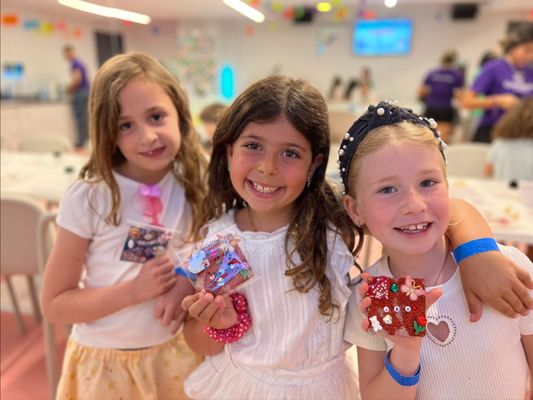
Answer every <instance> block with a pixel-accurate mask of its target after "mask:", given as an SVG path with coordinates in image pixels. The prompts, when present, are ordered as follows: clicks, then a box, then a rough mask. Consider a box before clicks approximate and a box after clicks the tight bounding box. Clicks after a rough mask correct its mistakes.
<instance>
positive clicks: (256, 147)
mask: <svg viewBox="0 0 533 400" xmlns="http://www.w3.org/2000/svg"><path fill="white" fill-rule="evenodd" d="M244 147H246V148H247V149H250V150H259V149H260V146H259V144H258V143H247V144H245V145H244Z"/></svg>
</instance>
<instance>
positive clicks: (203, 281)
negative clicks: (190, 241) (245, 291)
mask: <svg viewBox="0 0 533 400" xmlns="http://www.w3.org/2000/svg"><path fill="white" fill-rule="evenodd" d="M238 243H239V239H238V238H237V237H236V236H235V235H233V234H231V233H230V234H225V235H217V237H216V239H215V240H213V241H211V242H209V243H207V244H205V245H203V246H202V247H200V248H198V249H197V250H195V251H194V252H193V253H192V255H191V256H190V258H189V260H188V261H187V263H186V265H185V266H186V268H187V271H188V276H189V278H190V279H191V281H192V283H193V285H194V287H195V288H196V289H198V290H204V291H206V292H210V293H213V294H215V295H217V294H224V293H229V292H231V291H233V290H234V289H235V288H237V287H238V286H241V285H242V284H243V283H245V282H246V281H248V280H249V279H250V278H251V277H252V271H251V269H250V265H249V264H248V261H247V260H246V257H245V256H244V254H243V253H242V250H241V248H240V247H239V244H238Z"/></svg>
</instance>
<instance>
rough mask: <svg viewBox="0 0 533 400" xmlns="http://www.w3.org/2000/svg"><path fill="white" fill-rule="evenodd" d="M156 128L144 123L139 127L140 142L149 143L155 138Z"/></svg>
mask: <svg viewBox="0 0 533 400" xmlns="http://www.w3.org/2000/svg"><path fill="white" fill-rule="evenodd" d="M157 137H158V135H157V132H156V128H154V127H152V126H148V125H144V126H143V127H142V128H141V142H142V143H143V144H150V143H153V142H155V141H156V140H157Z"/></svg>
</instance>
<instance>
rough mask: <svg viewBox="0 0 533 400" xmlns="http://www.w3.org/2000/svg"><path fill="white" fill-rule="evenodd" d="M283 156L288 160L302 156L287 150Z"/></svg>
mask: <svg viewBox="0 0 533 400" xmlns="http://www.w3.org/2000/svg"><path fill="white" fill-rule="evenodd" d="M283 154H284V155H285V156H286V157H288V158H300V155H299V154H298V153H297V152H295V151H294V150H285V151H284V152H283Z"/></svg>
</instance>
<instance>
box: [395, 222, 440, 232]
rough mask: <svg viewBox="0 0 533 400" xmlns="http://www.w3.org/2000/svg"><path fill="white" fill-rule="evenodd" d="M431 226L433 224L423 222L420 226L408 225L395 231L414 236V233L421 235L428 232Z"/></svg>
mask: <svg viewBox="0 0 533 400" xmlns="http://www.w3.org/2000/svg"><path fill="white" fill-rule="evenodd" d="M431 224H432V223H431V222H423V223H420V224H411V225H406V226H402V227H400V228H394V229H396V230H399V231H401V232H402V233H409V234H413V233H420V232H424V231H426V230H427V229H428V228H429V227H430V226H431Z"/></svg>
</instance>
